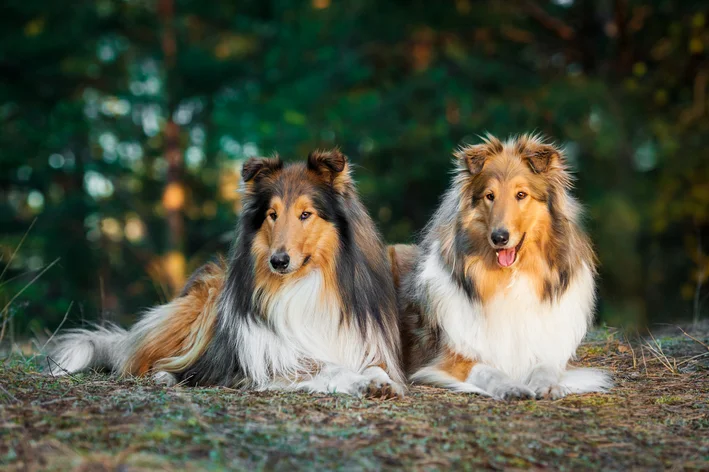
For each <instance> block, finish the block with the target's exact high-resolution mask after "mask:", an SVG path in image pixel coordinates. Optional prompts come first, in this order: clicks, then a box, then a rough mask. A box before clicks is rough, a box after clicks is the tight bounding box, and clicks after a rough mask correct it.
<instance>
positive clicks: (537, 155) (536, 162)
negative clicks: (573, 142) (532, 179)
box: [522, 143, 561, 174]
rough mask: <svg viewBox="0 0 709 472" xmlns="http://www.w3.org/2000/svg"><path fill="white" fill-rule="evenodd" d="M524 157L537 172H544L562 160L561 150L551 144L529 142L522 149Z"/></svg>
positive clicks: (533, 170)
mask: <svg viewBox="0 0 709 472" xmlns="http://www.w3.org/2000/svg"><path fill="white" fill-rule="evenodd" d="M522 158H523V159H524V160H525V161H527V164H528V165H529V168H530V169H532V172H534V173H535V174H543V173H544V172H547V171H549V170H550V169H551V168H552V167H555V166H556V164H558V163H559V162H560V161H561V152H560V151H559V150H558V149H557V148H555V147H554V146H551V145H549V144H537V143H529V144H527V146H526V147H525V149H524V150H523V151H522Z"/></svg>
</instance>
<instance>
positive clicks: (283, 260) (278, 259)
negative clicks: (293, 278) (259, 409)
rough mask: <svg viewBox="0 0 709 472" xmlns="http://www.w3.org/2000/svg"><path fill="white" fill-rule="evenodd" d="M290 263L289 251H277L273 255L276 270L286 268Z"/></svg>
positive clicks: (272, 262)
mask: <svg viewBox="0 0 709 472" xmlns="http://www.w3.org/2000/svg"><path fill="white" fill-rule="evenodd" d="M288 264H290V256H289V255H288V253H287V252H283V251H281V252H277V253H275V254H274V255H272V256H271V267H273V268H274V269H276V270H285V269H287V268H288Z"/></svg>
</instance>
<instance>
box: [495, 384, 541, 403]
mask: <svg viewBox="0 0 709 472" xmlns="http://www.w3.org/2000/svg"><path fill="white" fill-rule="evenodd" d="M492 396H493V397H495V398H497V399H498V400H527V399H531V398H536V394H535V393H534V391H532V389H530V388H529V387H527V386H526V385H524V384H521V383H514V382H509V383H503V384H500V385H498V386H496V387H495V389H493V391H492Z"/></svg>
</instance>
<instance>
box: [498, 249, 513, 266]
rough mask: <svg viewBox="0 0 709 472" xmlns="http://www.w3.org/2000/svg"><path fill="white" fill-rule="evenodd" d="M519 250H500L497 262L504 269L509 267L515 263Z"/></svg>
mask: <svg viewBox="0 0 709 472" xmlns="http://www.w3.org/2000/svg"><path fill="white" fill-rule="evenodd" d="M516 252H517V250H516V249H515V248H513V247H511V248H509V249H500V250H499V251H497V262H499V263H500V265H501V266H502V267H509V266H511V265H512V264H513V263H514V261H515V255H516Z"/></svg>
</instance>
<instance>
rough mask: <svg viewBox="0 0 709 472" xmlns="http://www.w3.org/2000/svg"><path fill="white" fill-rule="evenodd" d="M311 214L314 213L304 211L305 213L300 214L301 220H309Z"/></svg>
mask: <svg viewBox="0 0 709 472" xmlns="http://www.w3.org/2000/svg"><path fill="white" fill-rule="evenodd" d="M310 215H312V213H310V212H309V211H304V212H303V213H301V214H300V220H301V221H304V220H307V219H308V218H310Z"/></svg>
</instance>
